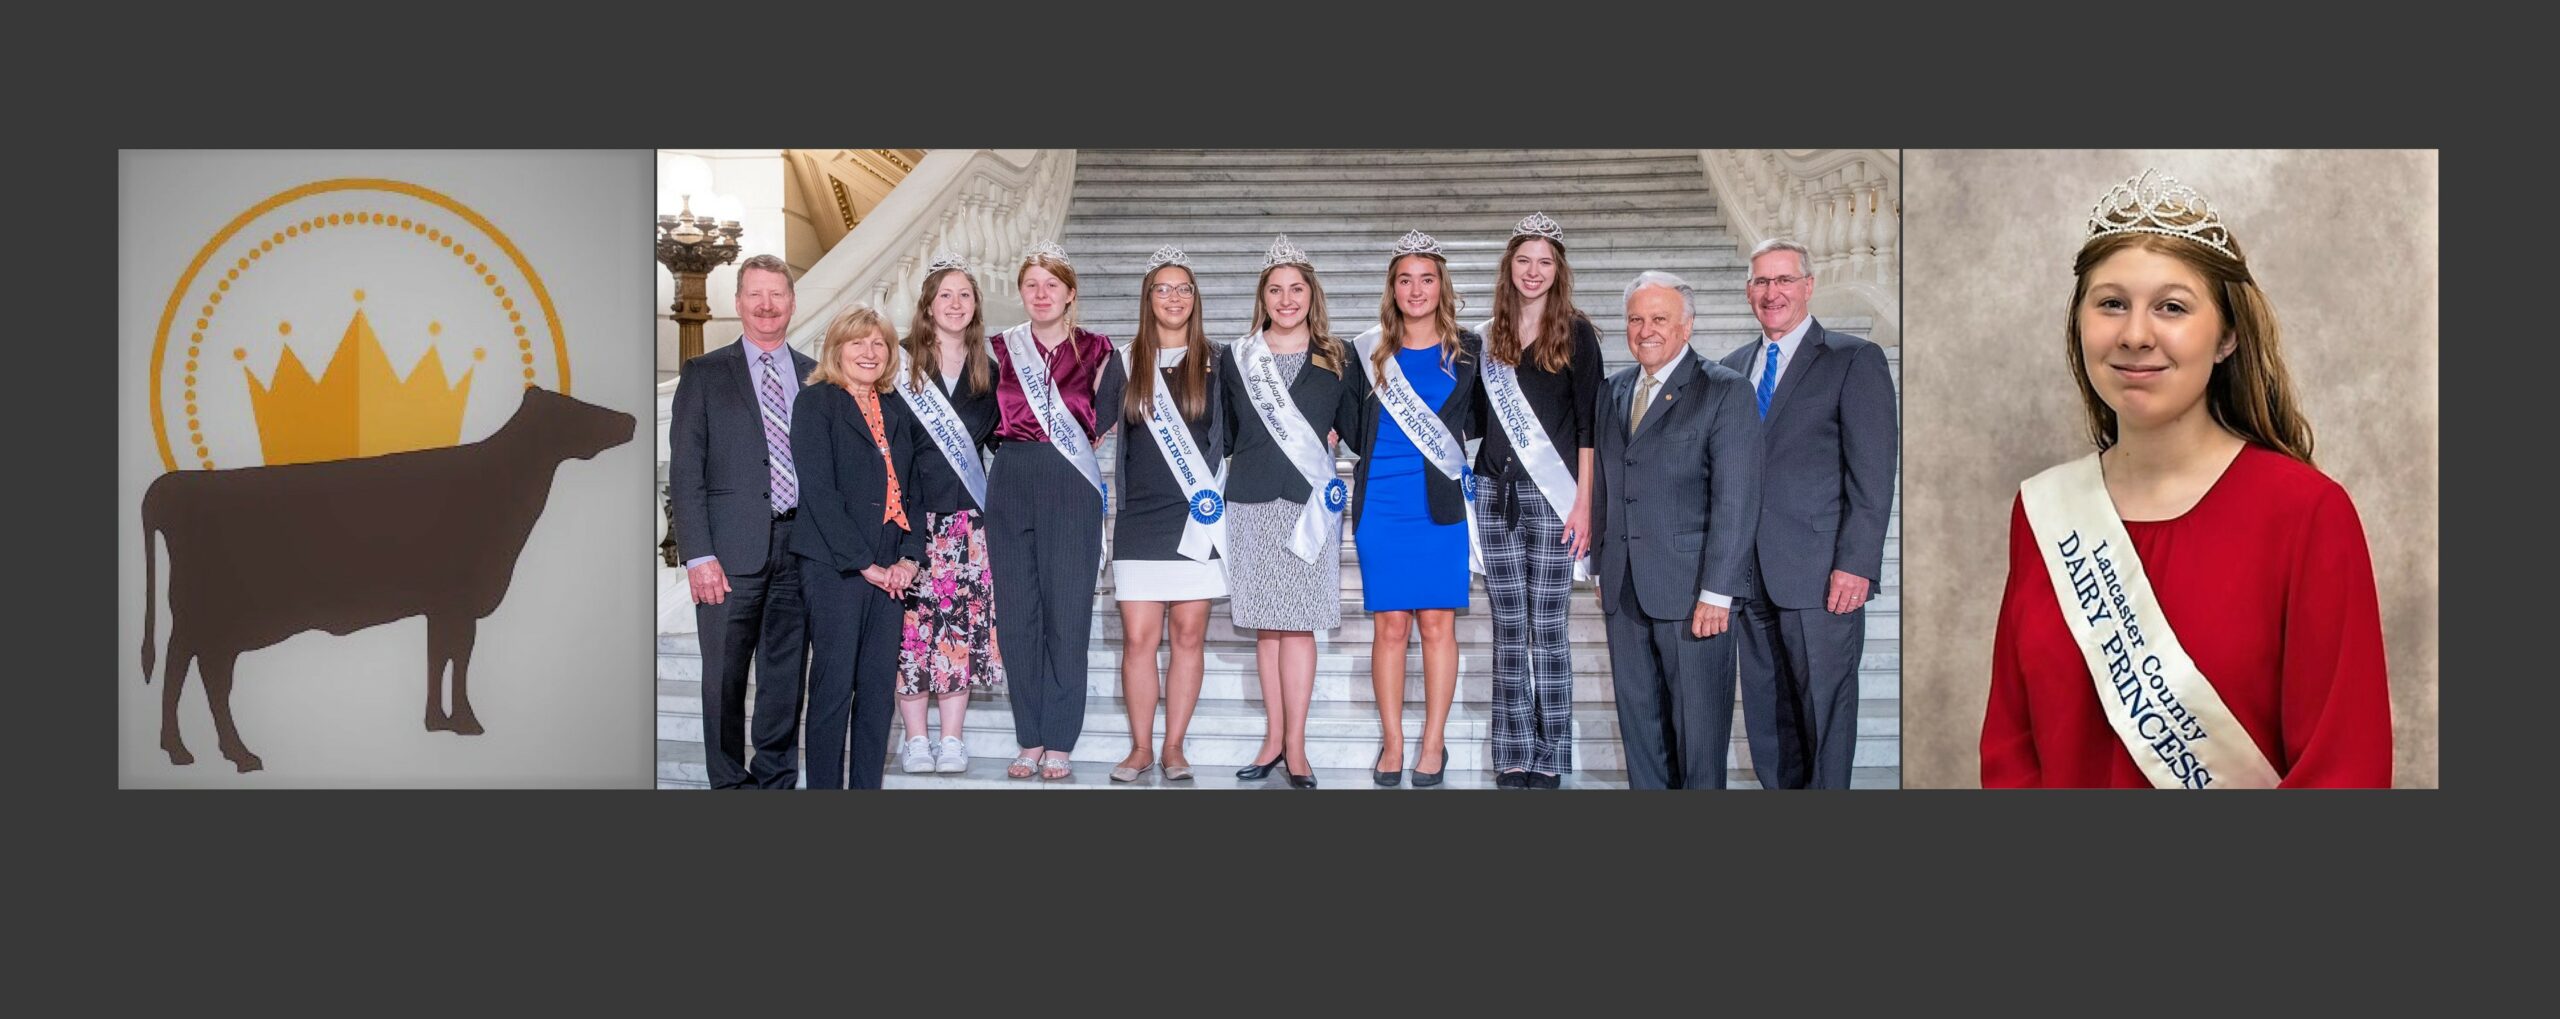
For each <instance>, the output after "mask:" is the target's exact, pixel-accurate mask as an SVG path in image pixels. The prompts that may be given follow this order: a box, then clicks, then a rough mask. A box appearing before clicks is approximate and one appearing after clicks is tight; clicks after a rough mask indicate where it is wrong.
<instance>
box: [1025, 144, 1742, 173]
mask: <svg viewBox="0 0 2560 1019" xmlns="http://www.w3.org/2000/svg"><path fill="white" fill-rule="evenodd" d="M1670 158H1684V159H1689V160H1696V159H1697V158H1698V153H1697V150H1695V149H1363V148H1331V149H1325V148H1317V149H1078V150H1077V151H1076V169H1077V171H1078V172H1079V173H1081V172H1082V171H1083V170H1084V168H1085V167H1088V166H1126V167H1148V166H1153V167H1171V168H1177V169H1191V170H1209V169H1220V168H1246V169H1250V168H1254V167H1270V166H1296V167H1310V166H1317V167H1323V166H1331V167H1370V166H1398V167H1434V166H1461V167H1463V166H1487V165H1504V164H1513V165H1552V166H1581V165H1588V164H1592V163H1610V162H1617V161H1621V160H1630V159H1640V160H1653V159H1670ZM1700 172H1701V173H1703V172H1704V170H1703V169H1701V171H1700Z"/></svg>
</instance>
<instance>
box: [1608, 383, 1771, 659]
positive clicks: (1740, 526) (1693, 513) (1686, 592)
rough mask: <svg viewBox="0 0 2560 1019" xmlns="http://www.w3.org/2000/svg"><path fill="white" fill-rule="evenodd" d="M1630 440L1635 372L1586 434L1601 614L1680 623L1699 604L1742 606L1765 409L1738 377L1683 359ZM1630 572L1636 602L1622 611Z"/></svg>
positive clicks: (1756, 516)
mask: <svg viewBox="0 0 2560 1019" xmlns="http://www.w3.org/2000/svg"><path fill="white" fill-rule="evenodd" d="M1679 356H1680V362H1679V364H1678V365H1677V366H1676V367H1674V368H1673V369H1672V370H1671V374H1670V375H1669V376H1667V377H1666V378H1665V379H1664V382H1663V386H1662V388H1661V390H1660V391H1659V392H1656V393H1654V394H1653V403H1652V405H1651V406H1650V407H1648V408H1647V409H1646V411H1645V415H1644V425H1643V427H1641V428H1639V429H1638V430H1637V431H1636V434H1635V436H1634V437H1632V438H1630V437H1628V435H1627V412H1628V410H1629V408H1630V405H1631V403H1632V402H1633V400H1634V397H1635V391H1636V379H1637V377H1638V376H1640V375H1642V374H1643V373H1644V367H1643V366H1642V365H1630V366H1628V367H1626V368H1624V369H1622V370H1620V371H1619V372H1618V374H1616V375H1613V376H1610V378H1609V385H1608V386H1607V387H1606V388H1604V389H1603V390H1601V393H1602V396H1601V400H1600V406H1599V408H1598V414H1597V415H1596V416H1595V420H1594V421H1593V422H1592V424H1593V428H1594V431H1596V432H1597V433H1598V435H1597V436H1596V438H1597V439H1598V440H1599V441H1598V443H1597V445H1595V446H1594V447H1593V455H1592V459H1591V473H1592V474H1593V475H1594V476H1593V477H1590V478H1585V479H1583V484H1586V485H1589V486H1591V508H1592V512H1591V560H1592V562H1593V564H1594V565H1596V566H1597V567H1598V571H1597V572H1598V573H1599V580H1600V592H1601V597H1602V606H1603V607H1604V608H1606V609H1607V610H1608V611H1609V612H1610V613H1612V614H1616V613H1620V612H1636V611H1642V612H1643V614H1644V615H1646V616H1649V617H1651V618H1654V619H1687V618H1689V617H1690V615H1692V614H1694V613H1695V612H1696V611H1697V608H1698V592H1699V591H1701V590H1707V591H1714V592H1716V593H1718V594H1722V595H1726V596H1729V597H1732V598H1735V599H1737V600H1739V599H1741V598H1742V597H1744V591H1745V588H1744V585H1745V584H1746V583H1748V577H1749V572H1750V561H1751V539H1752V537H1753V535H1754V533H1755V532H1756V531H1757V529H1758V527H1759V524H1760V457H1761V448H1760V409H1759V406H1758V401H1757V400H1755V399H1754V398H1753V396H1752V394H1751V383H1749V382H1747V381H1744V379H1743V378H1742V376H1741V375H1740V374H1738V373H1736V372H1735V371H1734V370H1733V369H1731V368H1727V367H1725V366H1723V365H1720V364H1716V363H1715V362H1712V361H1708V360H1706V359H1704V358H1701V357H1699V356H1698V355H1697V354H1696V353H1694V352H1691V351H1682V352H1680V355H1679ZM1631 570H1632V571H1634V581H1635V589H1636V601H1637V602H1639V603H1640V604H1636V605H1626V604H1622V603H1623V602H1624V601H1625V600H1626V599H1625V597H1624V596H1623V594H1622V593H1621V592H1623V591H1625V590H1626V581H1627V578H1628V572H1629V571H1631Z"/></svg>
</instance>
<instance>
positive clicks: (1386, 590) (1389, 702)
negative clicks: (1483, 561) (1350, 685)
mask: <svg viewBox="0 0 2560 1019" xmlns="http://www.w3.org/2000/svg"><path fill="white" fill-rule="evenodd" d="M1387 259H1388V261H1387V292H1386V294H1385V296H1383V297H1381V298H1380V299H1379V301H1378V324H1377V325H1376V326H1375V327H1372V328H1371V329H1369V330H1368V331H1367V332H1364V333H1361V334H1360V337H1359V338H1358V339H1356V340H1354V341H1352V346H1353V347H1354V348H1356V352H1357V353H1358V355H1359V356H1360V357H1361V360H1362V362H1363V364H1364V366H1365V367H1366V368H1367V369H1368V372H1369V381H1370V398H1369V399H1368V400H1366V401H1364V402H1363V403H1362V404H1361V429H1360V444H1359V446H1358V449H1359V452H1360V465H1359V467H1358V469H1357V472H1356V474H1355V479H1356V481H1357V482H1358V487H1357V488H1356V489H1355V490H1354V491H1353V493H1352V496H1351V533H1352V540H1353V541H1354V542H1355V543H1357V546H1358V548H1359V551H1360V602H1361V606H1360V607H1361V608H1362V609H1364V610H1366V611H1367V612H1368V613H1369V618H1370V622H1371V625H1372V634H1371V638H1370V644H1369V683H1370V687H1371V689H1372V690H1373V691H1374V692H1375V694H1376V695H1377V703H1378V725H1379V732H1380V733H1381V734H1382V736H1383V741H1384V745H1383V746H1381V747H1380V748H1379V750H1378V761H1377V764H1376V769H1377V770H1376V771H1375V773H1374V774H1373V777H1374V778H1375V779H1376V781H1377V784H1379V785H1396V784H1398V783H1401V782H1402V781H1403V780H1404V696H1405V670H1404V656H1405V647H1406V646H1407V641H1408V640H1409V639H1410V638H1411V636H1412V634H1413V631H1414V630H1415V629H1417V628H1419V629H1420V630H1421V631H1422V703H1423V709H1422V733H1421V736H1422V738H1421V741H1420V742H1421V745H1420V746H1419V747H1418V748H1417V749H1416V755H1415V758H1414V764H1413V784H1414V785H1417V786H1435V785H1439V784H1440V778H1441V776H1442V775H1443V774H1445V773H1446V772H1447V771H1448V770H1449V747H1448V739H1447V736H1448V723H1449V706H1450V704H1451V702H1453V701H1455V700H1456V699H1457V692H1458V610H1459V609H1462V608H1465V607H1466V605H1467V594H1468V589H1469V587H1470V584H1471V580H1470V576H1469V560H1470V555H1469V548H1470V542H1471V541H1472V540H1473V537H1472V533H1471V528H1470V527H1469V526H1468V523H1469V521H1468V517H1467V496H1468V492H1467V487H1468V486H1467V485H1466V484H1465V483H1464V481H1465V479H1467V477H1468V475H1467V467H1466V440H1467V437H1468V435H1469V434H1470V432H1471V430H1472V429H1473V427H1474V424H1473V421H1474V416H1475V415H1474V411H1473V408H1474V406H1475V396H1476V386H1477V380H1476V372H1477V370H1478V368H1479V367H1480V366H1481V365H1482V363H1483V359H1484V345H1483V343H1482V342H1481V341H1479V340H1478V339H1477V337H1476V334H1475V333H1473V332H1469V331H1467V330H1465V329H1461V328H1459V327H1458V288H1457V285H1456V284H1454V283H1452V282H1451V281H1450V279H1449V263H1448V260H1447V258H1445V257H1443V256H1442V254H1441V252H1440V243H1439V242H1438V241H1435V240H1433V239H1432V238H1431V235H1430V234H1426V233H1423V232H1421V231H1419V230H1416V231H1413V232H1411V233H1407V234H1405V235H1404V236H1403V237H1402V238H1400V239H1399V240H1397V242H1396V246H1395V248H1394V250H1392V251H1390V252H1389V253H1388V255H1387ZM1395 378H1401V379H1403V380H1404V382H1403V383H1402V386H1403V387H1404V388H1406V389H1410V390H1411V391H1412V395H1413V397H1414V398H1415V399H1416V400H1417V401H1419V404H1420V406H1419V409H1421V410H1423V411H1426V412H1428V413H1429V417H1432V418H1437V419H1438V421H1437V427H1436V428H1435V427H1433V425H1432V424H1431V423H1429V422H1428V420H1426V421H1425V422H1423V423H1420V424H1418V425H1417V426H1416V428H1415V430H1414V431H1415V432H1416V433H1420V434H1409V433H1408V432H1407V430H1406V429H1405V428H1404V427H1403V425H1402V424H1401V423H1400V422H1399V421H1398V420H1397V419H1396V418H1395V417H1393V416H1391V415H1389V414H1387V413H1386V409H1385V408H1386V405H1385V402H1384V397H1386V396H1387V395H1389V394H1390V392H1391V390H1390V389H1389V386H1390V380H1391V379H1395ZM1427 449H1437V450H1438V451H1439V452H1440V454H1441V456H1443V457H1445V458H1446V460H1445V462H1447V463H1449V464H1450V465H1451V466H1452V467H1453V469H1454V470H1456V471H1457V472H1458V477H1450V476H1449V475H1448V474H1445V473H1442V471H1441V470H1440V466H1439V461H1437V460H1436V459H1435V457H1434V456H1432V455H1430V454H1429V453H1428V452H1427V451H1426V450H1427ZM1426 763H1427V764H1428V765H1429V767H1428V768H1426V767H1425V764H1426Z"/></svg>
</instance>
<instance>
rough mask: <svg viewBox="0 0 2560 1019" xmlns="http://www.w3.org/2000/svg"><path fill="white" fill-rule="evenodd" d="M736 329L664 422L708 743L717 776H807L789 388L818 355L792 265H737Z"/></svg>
mask: <svg viewBox="0 0 2560 1019" xmlns="http://www.w3.org/2000/svg"><path fill="white" fill-rule="evenodd" d="M737 296H738V319H739V321H740V323H741V324H742V325H743V326H744V327H745V331H746V335H745V336H743V337H741V338H740V339H739V340H738V342H737V343H735V344H733V345H729V346H724V347H721V348H719V349H716V350H711V351H707V352H705V353H703V354H702V355H701V356H699V357H695V358H693V359H692V360H689V361H686V362H685V363H684V371H683V374H682V375H681V376H679V377H678V379H677V381H676V396H675V401H674V406H673V407H672V408H671V409H670V420H669V421H668V424H667V449H668V458H667V495H668V497H669V498H670V499H672V500H673V501H674V503H675V506H674V510H673V513H674V516H675V529H676V546H677V550H678V552H679V553H680V554H682V555H683V556H684V557H685V571H686V574H685V579H686V581H687V582H688V583H689V584H690V586H691V587H692V588H693V601H694V606H693V616H694V622H695V632H696V634H697V635H698V637H699V638H700V640H701V644H702V751H703V752H702V757H703V764H704V765H705V766H706V767H707V768H708V769H709V771H710V773H711V787H712V788H714V789H740V788H747V787H750V786H755V787H761V788H766V789H789V788H791V787H793V786H794V785H797V784H798V781H799V776H800V768H799V765H798V763H797V762H796V761H795V760H794V751H795V749H796V748H795V746H794V744H796V743H797V742H798V738H797V733H798V731H799V728H800V701H801V688H802V687H801V684H802V682H803V678H804V676H805V674H806V673H807V671H808V662H809V636H808V634H809V624H808V609H807V607H806V606H805V605H803V604H802V602H801V600H800V571H799V568H798V566H797V565H796V564H795V563H794V562H793V560H792V558H791V524H792V521H793V520H794V519H796V518H797V517H798V516H799V513H800V491H799V484H800V480H799V473H798V471H797V469H796V465H794V464H793V463H792V462H791V401H792V398H793V397H796V396H798V395H799V394H800V381H801V380H802V379H805V378H808V377H809V371H810V369H812V368H815V367H816V366H817V362H815V361H812V360H810V359H809V357H808V355H806V354H802V353H800V352H799V351H796V350H793V349H791V347H790V346H789V345H787V344H785V343H783V342H782V337H783V334H784V333H785V332H787V331H789V330H790V328H791V311H792V301H793V296H794V295H793V292H792V288H791V268H790V266H788V265H785V264H784V263H783V261H782V260H781V259H779V258H776V257H774V256H772V255H757V256H755V257H753V258H750V259H747V260H746V261H745V262H742V263H740V264H739V266H738V295H737ZM750 661H753V662H754V663H755V664H756V676H757V684H756V711H755V716H756V727H755V760H754V762H753V765H752V766H750V765H749V763H748V761H747V757H746V745H745V736H746V707H747V664H748V663H749V662H750Z"/></svg>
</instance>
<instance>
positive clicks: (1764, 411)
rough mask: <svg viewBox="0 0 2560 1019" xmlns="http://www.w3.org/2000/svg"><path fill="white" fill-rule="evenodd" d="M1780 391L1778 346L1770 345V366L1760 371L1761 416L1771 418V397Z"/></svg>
mask: <svg viewBox="0 0 2560 1019" xmlns="http://www.w3.org/2000/svg"><path fill="white" fill-rule="evenodd" d="M1777 391H1778V345H1777V344H1775V343H1772V344H1770V345H1769V365H1768V367H1765V368H1762V369H1760V416H1761V418H1763V419H1766V418H1767V417H1768V416H1769V396H1770V394H1772V393H1776V392H1777Z"/></svg>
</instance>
